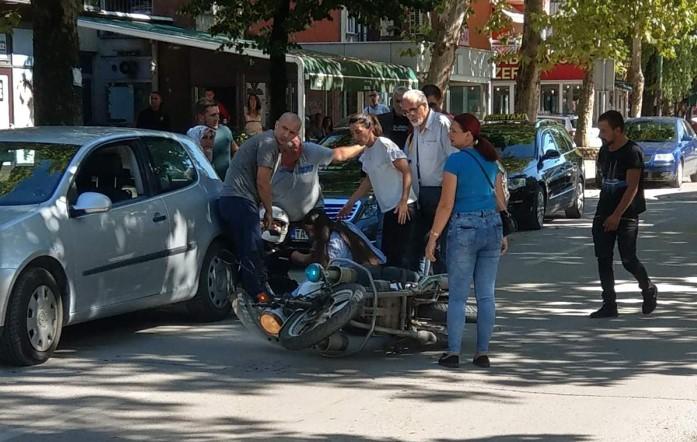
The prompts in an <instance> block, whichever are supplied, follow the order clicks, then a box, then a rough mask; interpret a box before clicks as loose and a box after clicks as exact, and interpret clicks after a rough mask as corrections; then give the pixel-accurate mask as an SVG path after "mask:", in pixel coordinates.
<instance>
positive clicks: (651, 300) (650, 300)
mask: <svg viewBox="0 0 697 442" xmlns="http://www.w3.org/2000/svg"><path fill="white" fill-rule="evenodd" d="M641 296H642V297H643V298H644V302H642V303H641V312H642V313H643V314H645V315H648V314H650V313H651V312H653V311H654V310H656V304H657V303H658V287H656V286H655V285H653V284H651V287H649V288H647V289H646V290H642V291H641Z"/></svg>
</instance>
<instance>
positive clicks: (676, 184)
mask: <svg viewBox="0 0 697 442" xmlns="http://www.w3.org/2000/svg"><path fill="white" fill-rule="evenodd" d="M683 170H684V169H683V164H682V161H680V162H679V163H678V170H677V171H676V172H675V178H673V181H671V182H670V187H672V188H674V189H679V188H680V187H681V186H682V174H683Z"/></svg>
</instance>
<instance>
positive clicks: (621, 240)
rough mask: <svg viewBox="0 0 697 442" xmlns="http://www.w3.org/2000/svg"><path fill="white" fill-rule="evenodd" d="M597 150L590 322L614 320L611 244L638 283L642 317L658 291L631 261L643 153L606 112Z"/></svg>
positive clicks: (641, 202)
mask: <svg viewBox="0 0 697 442" xmlns="http://www.w3.org/2000/svg"><path fill="white" fill-rule="evenodd" d="M598 129H599V130H600V138H602V139H603V146H602V147H601V148H600V152H599V153H598V160H597V161H598V167H597V170H599V171H600V173H601V174H602V177H601V178H602V188H601V190H600V200H599V201H598V207H597V210H596V212H595V218H594V219H593V244H594V245H595V256H596V257H597V258H598V272H599V274H600V284H601V286H602V289H603V294H602V296H603V306H602V307H601V308H600V310H598V311H596V312H593V313H592V314H591V315H590V317H591V318H614V317H617V301H616V298H617V295H616V293H615V275H614V273H613V268H612V257H613V252H614V249H615V242H617V245H618V248H619V250H620V257H621V258H622V265H623V266H624V268H625V269H627V271H628V272H630V273H631V274H632V275H634V277H635V278H636V280H637V281H638V282H639V287H640V288H641V294H642V297H643V298H644V302H643V304H642V306H641V310H642V312H643V313H644V314H645V315H647V314H649V313H651V312H653V311H654V309H655V308H656V301H657V298H658V289H657V288H656V286H655V285H654V284H652V283H651V280H650V279H649V276H648V274H647V273H646V268H645V267H644V265H643V264H642V263H641V262H640V261H639V258H637V253H636V244H637V236H638V234H639V214H641V213H643V212H644V211H645V210H646V200H645V199H644V184H643V172H644V153H643V151H642V150H641V147H639V145H637V144H636V143H634V142H633V141H630V140H629V139H627V137H626V135H625V134H624V119H623V118H622V115H621V114H620V113H619V112H617V111H608V112H606V113H604V114H603V115H601V116H600V118H599V119H598Z"/></svg>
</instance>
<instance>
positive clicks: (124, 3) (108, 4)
mask: <svg viewBox="0 0 697 442" xmlns="http://www.w3.org/2000/svg"><path fill="white" fill-rule="evenodd" d="M83 5H84V7H85V10H86V11H97V12H100V11H106V12H120V13H124V14H144V15H152V0H83Z"/></svg>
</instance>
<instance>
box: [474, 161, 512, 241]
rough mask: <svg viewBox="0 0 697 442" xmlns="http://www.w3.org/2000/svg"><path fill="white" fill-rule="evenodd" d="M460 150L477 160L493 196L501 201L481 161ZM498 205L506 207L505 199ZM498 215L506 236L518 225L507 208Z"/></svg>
mask: <svg viewBox="0 0 697 442" xmlns="http://www.w3.org/2000/svg"><path fill="white" fill-rule="evenodd" d="M462 151H463V152H465V153H466V154H467V155H469V156H471V157H472V159H473V160H474V161H476V162H477V165H478V166H479V168H480V169H481V170H482V174H484V177H485V178H486V180H487V181H488V182H489V185H490V186H491V188H492V189H493V190H494V196H495V198H496V200H497V202H499V203H501V201H499V196H498V194H497V193H496V186H495V185H494V183H493V182H491V178H489V175H487V174H486V170H484V166H482V163H481V162H480V161H479V160H478V159H477V158H476V157H475V156H474V155H472V153H471V152H469V151H467V150H466V149H463V150H462ZM500 205H501V206H502V207H506V204H505V201H504V202H503V203H501V204H500ZM499 215H500V216H501V228H502V229H503V236H508V235H510V234H511V233H513V232H515V231H516V230H518V226H517V225H516V222H515V220H514V219H513V217H512V216H511V214H510V213H508V210H506V209H504V210H502V211H500V212H499Z"/></svg>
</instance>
